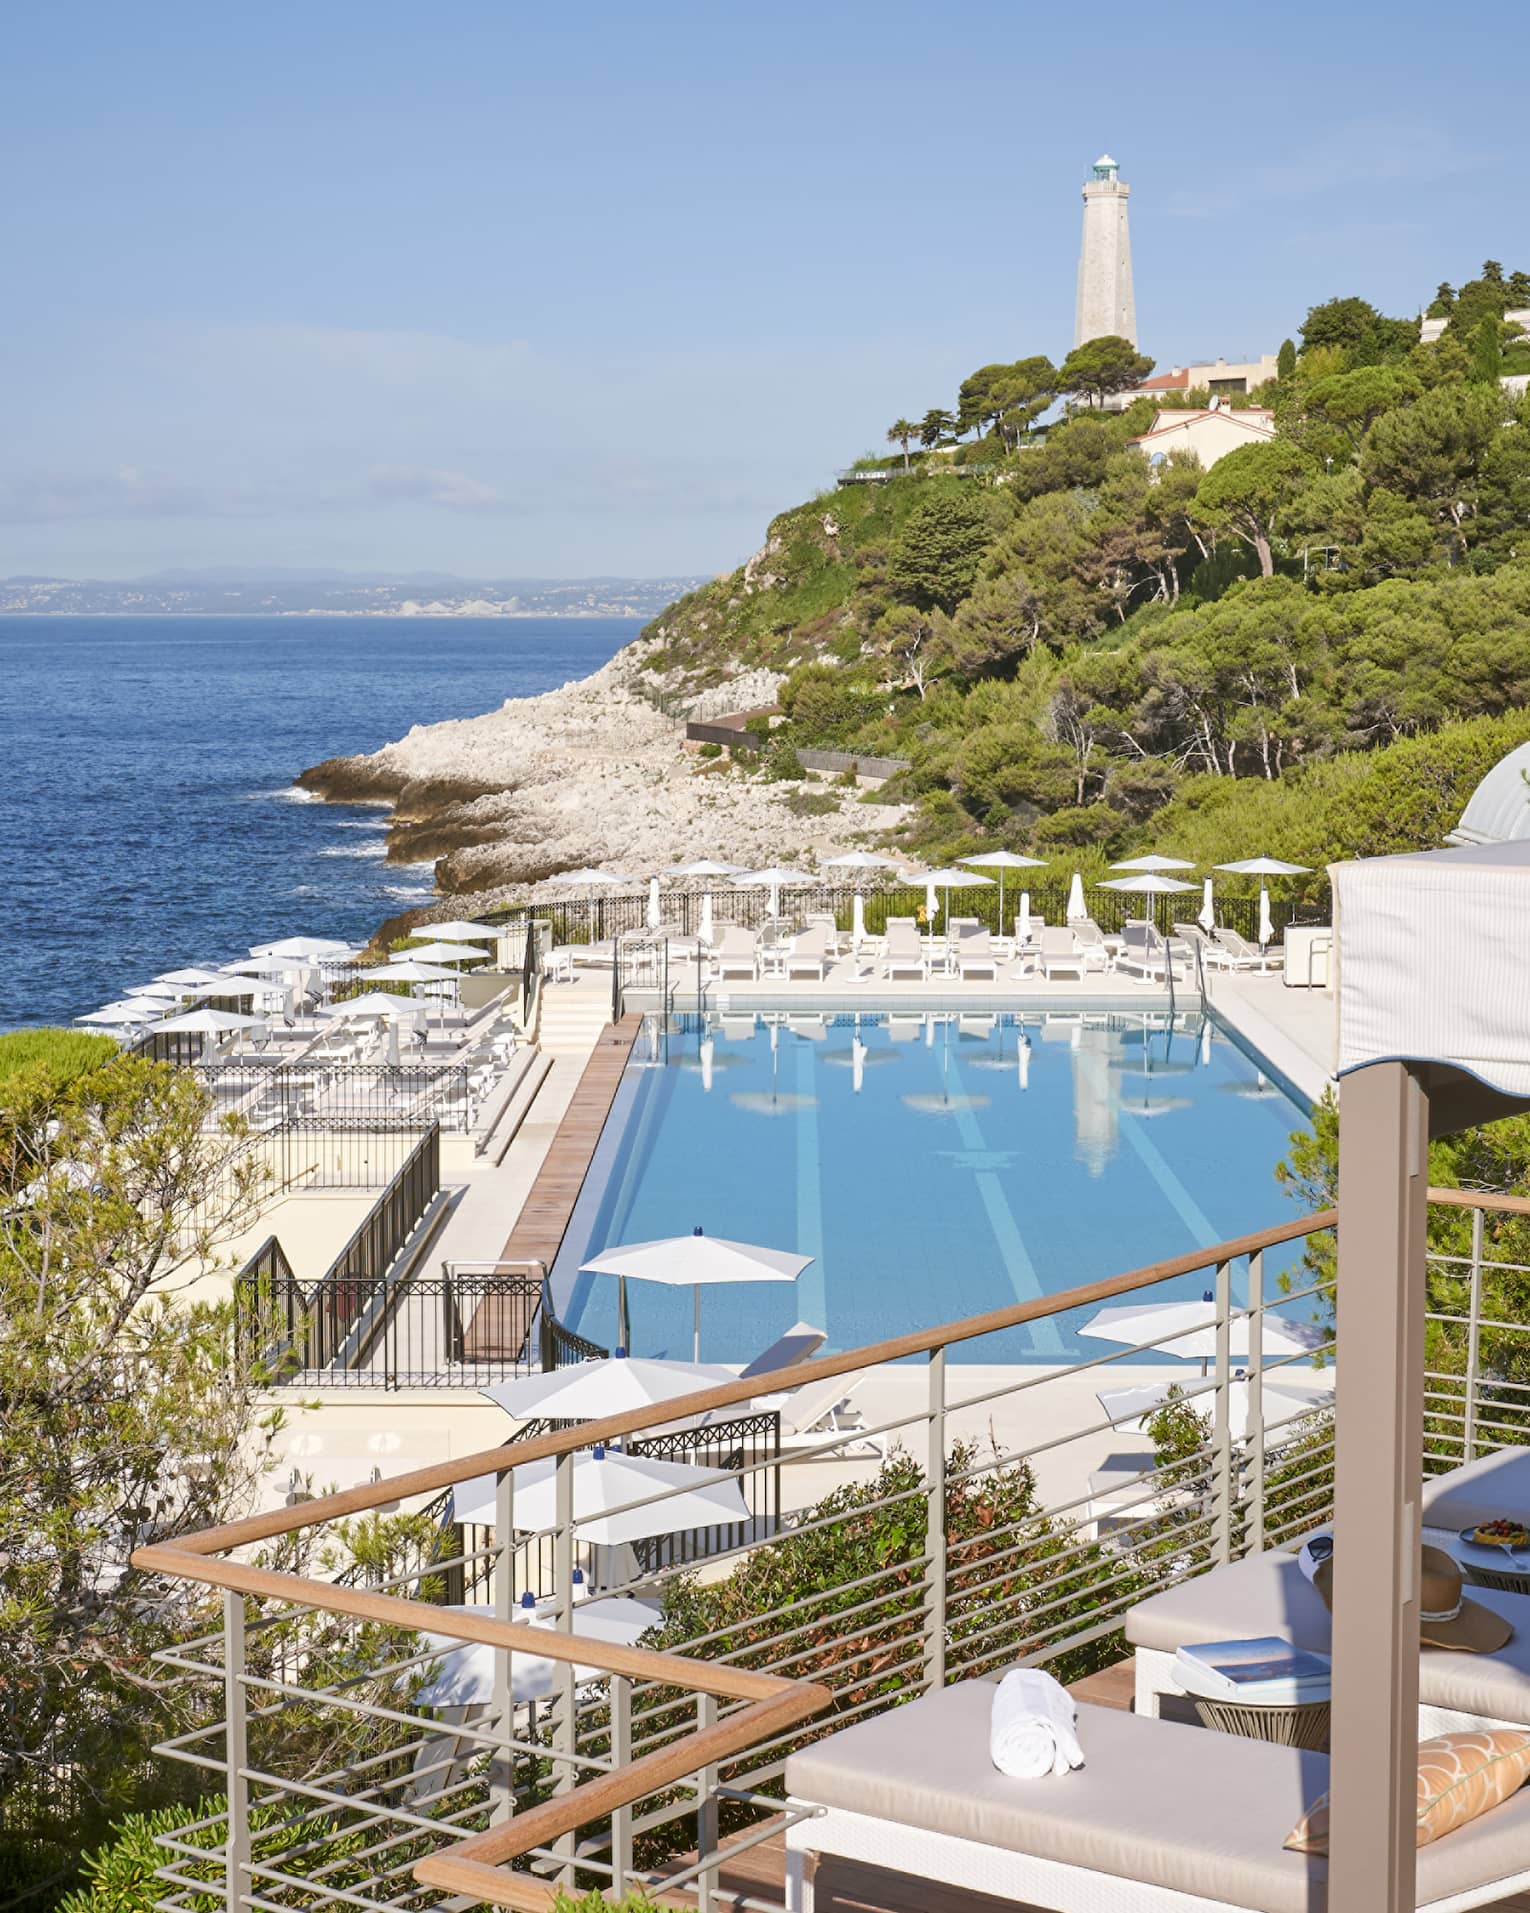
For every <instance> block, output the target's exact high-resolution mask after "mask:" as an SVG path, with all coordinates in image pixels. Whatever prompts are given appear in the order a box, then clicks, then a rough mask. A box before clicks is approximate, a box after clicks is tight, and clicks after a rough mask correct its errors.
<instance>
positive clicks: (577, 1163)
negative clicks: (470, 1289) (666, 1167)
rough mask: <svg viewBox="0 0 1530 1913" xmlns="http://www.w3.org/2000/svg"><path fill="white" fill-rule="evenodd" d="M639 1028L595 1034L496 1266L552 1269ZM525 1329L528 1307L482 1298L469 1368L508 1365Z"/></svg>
mask: <svg viewBox="0 0 1530 1913" xmlns="http://www.w3.org/2000/svg"><path fill="white" fill-rule="evenodd" d="M642 1026H643V1019H642V1018H641V1017H640V1016H624V1017H623V1018H622V1020H621V1022H620V1023H617V1024H614V1025H613V1024H609V1023H608V1024H607V1025H606V1027H605V1029H604V1030H602V1032H601V1034H600V1039H599V1041H598V1042H597V1043H596V1045H595V1048H594V1049H593V1050H592V1051H591V1052H590V1060H589V1061H588V1062H587V1063H586V1064H585V1066H584V1074H583V1075H582V1076H581V1077H580V1078H579V1082H578V1084H577V1086H576V1087H575V1090H574V1094H573V1099H572V1100H571V1102H570V1103H569V1106H568V1108H567V1110H566V1111H565V1112H564V1115H563V1120H562V1122H560V1123H559V1124H558V1128H557V1133H556V1134H555V1135H554V1137H553V1139H552V1144H551V1146H550V1147H549V1149H548V1151H547V1156H546V1159H545V1160H544V1162H543V1164H542V1167H541V1168H540V1169H539V1170H538V1171H537V1175H536V1180H535V1181H534V1182H533V1183H532V1185H531V1189H530V1192H529V1194H528V1195H527V1197H526V1201H525V1203H524V1204H523V1205H522V1208H521V1212H520V1214H519V1215H518V1216H517V1217H516V1219H515V1226H514V1227H513V1228H512V1229H511V1231H510V1234H509V1237H508V1239H507V1240H506V1242H505V1246H504V1248H503V1249H502V1250H501V1251H500V1260H501V1261H502V1262H537V1263H540V1264H541V1265H542V1267H543V1268H544V1269H550V1268H551V1267H552V1265H553V1258H554V1257H555V1256H556V1255H557V1253H558V1250H559V1248H560V1247H561V1246H562V1243H563V1237H564V1233H565V1231H566V1230H567V1228H568V1224H569V1217H570V1216H572V1214H573V1213H574V1204H575V1203H576V1202H577V1201H578V1200H579V1191H580V1190H581V1189H582V1188H583V1187H584V1179H585V1177H586V1176H587V1175H588V1174H589V1169H590V1159H591V1157H592V1156H593V1155H594V1154H595V1145H596V1143H597V1142H599V1140H600V1132H601V1130H602V1129H603V1128H604V1127H605V1121H606V1117H607V1116H608V1115H609V1114H610V1113H611V1104H612V1101H613V1100H614V1098H615V1096H616V1090H617V1085H618V1084H619V1083H620V1082H621V1079H622V1072H623V1070H625V1069H626V1067H627V1059H628V1057H629V1056H630V1055H631V1053H632V1045H633V1044H634V1043H635V1042H636V1040H637V1034H638V1031H639V1030H640V1029H641V1028H642ZM530 1321H531V1304H530V1303H529V1301H528V1300H527V1299H526V1298H524V1297H522V1296H514V1295H511V1296H490V1297H488V1298H487V1299H486V1300H485V1301H483V1302H481V1303H480V1304H479V1306H478V1308H477V1310H476V1311H475V1313H474V1315H473V1319H472V1321H471V1322H470V1323H469V1324H468V1327H467V1333H466V1336H465V1338H464V1343H463V1346H464V1348H465V1350H466V1352H467V1354H468V1355H469V1357H470V1358H471V1359H472V1360H475V1361H495V1360H498V1361H514V1360H515V1359H516V1357H517V1356H518V1355H519V1354H520V1352H521V1350H522V1348H523V1347H524V1346H525V1341H526V1335H527V1330H528V1328H529V1325H530Z"/></svg>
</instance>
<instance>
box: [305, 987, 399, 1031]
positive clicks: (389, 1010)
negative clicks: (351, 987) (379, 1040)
mask: <svg viewBox="0 0 1530 1913" xmlns="http://www.w3.org/2000/svg"><path fill="white" fill-rule="evenodd" d="M424 1012H425V1005H424V1004H423V1003H416V1002H415V1000H414V998H413V997H410V996H394V995H392V994H391V993H390V992H389V991H386V990H368V991H367V993H366V995H365V996H348V997H347V998H346V999H345V1001H344V1002H342V1003H329V1004H326V1005H325V1007H324V1008H323V1009H321V1010H320V1011H319V1014H320V1016H334V1017H338V1018H339V1019H340V1021H341V1022H343V1023H365V1022H366V1021H367V1020H368V1018H374V1017H382V1018H384V1019H386V1018H390V1017H397V1018H398V1019H399V1020H400V1021H402V1022H412V1021H414V1020H416V1019H417V1018H418V1017H420V1016H422V1015H423V1014H424Z"/></svg>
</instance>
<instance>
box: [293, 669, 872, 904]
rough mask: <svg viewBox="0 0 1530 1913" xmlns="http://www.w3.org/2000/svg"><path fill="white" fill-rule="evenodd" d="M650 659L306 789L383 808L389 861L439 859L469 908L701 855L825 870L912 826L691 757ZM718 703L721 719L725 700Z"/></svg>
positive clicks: (405, 740) (446, 882) (439, 731)
mask: <svg viewBox="0 0 1530 1913" xmlns="http://www.w3.org/2000/svg"><path fill="white" fill-rule="evenodd" d="M643 648H644V647H641V646H629V647H628V648H627V650H625V651H622V652H619V653H618V654H617V656H616V657H614V658H613V659H612V660H611V662H610V663H609V664H607V665H605V666H604V667H603V668H602V669H601V670H599V671H597V672H595V673H594V674H593V675H592V676H590V677H587V678H580V679H577V680H574V681H573V682H570V683H568V684H564V685H561V686H560V687H559V688H558V689H557V690H555V691H546V692H543V693H542V694H541V695H539V696H537V697H528V698H512V699H510V700H509V701H507V702H506V703H505V704H503V705H501V706H500V708H499V709H498V710H496V711H490V712H488V713H486V714H485V715H484V716H482V717H470V718H458V719H452V720H450V721H448V722H446V723H442V724H423V725H416V726H415V728H414V729H413V730H411V731H410V732H409V733H408V735H407V736H405V737H402V738H400V739H399V740H398V741H397V742H396V743H393V744H385V745H384V746H383V747H382V749H381V750H377V751H372V752H369V753H368V754H366V755H365V756H360V757H334V758H329V759H327V760H326V761H325V762H324V763H322V764H316V765H314V766H313V768H312V769H310V770H305V771H304V772H303V773H302V775H301V776H300V777H299V778H298V780H297V782H298V785H299V786H300V787H301V788H302V789H304V790H308V791H312V792H314V793H315V794H316V795H318V796H320V797H323V798H325V799H327V800H328V801H330V802H332V803H360V802H368V803H375V802H376V801H378V800H379V799H386V800H387V801H388V802H390V803H391V804H392V806H393V809H392V811H391V813H390V818H389V824H388V836H387V851H388V856H389V857H390V859H393V860H395V861H399V862H416V863H417V862H421V861H423V860H426V859H434V860H435V870H436V884H437V888H438V889H439V890H440V891H441V892H443V893H444V894H445V895H448V896H450V897H452V898H453V899H454V900H455V902H456V903H458V904H460V903H461V902H462V901H463V900H464V899H465V898H473V899H476V900H477V902H478V903H479V904H480V905H487V904H489V903H493V902H500V901H513V900H515V899H517V898H521V897H526V896H534V895H536V894H537V886H538V885H539V884H540V883H541V881H542V880H543V879H545V878H546V877H548V876H550V875H551V874H553V873H554V872H557V871H559V870H568V869H571V868H574V867H576V866H579V865H582V864H601V865H609V866H611V867H612V868H614V869H618V870H629V871H631V872H632V873H633V874H634V875H635V876H636V875H644V876H646V875H647V874H648V873H649V872H651V871H654V870H658V869H661V868H663V867H664V866H665V865H666V864H671V863H680V862H685V861H688V860H690V859H692V858H696V857H703V856H708V857H719V858H724V859H726V860H728V861H730V862H733V863H740V864H748V865H751V866H762V865H765V864H769V863H775V862H785V861H789V860H798V859H802V858H805V857H807V858H813V857H816V858H819V859H822V858H823V857H826V856H832V855H833V854H834V853H835V852H836V851H837V850H843V849H848V848H850V847H852V845H854V844H856V843H858V842H863V841H864V840H865V839H866V837H867V835H868V834H869V833H874V832H878V831H882V830H886V829H888V828H890V827H891V826H892V825H894V824H896V823H897V822H899V821H900V820H901V819H902V817H903V816H904V814H905V813H904V811H903V809H902V807H901V806H896V805H880V804H866V803H862V802H861V801H860V800H859V796H858V794H857V793H856V792H855V791H852V790H842V789H840V788H838V787H833V786H829V785H816V786H814V787H813V788H814V791H815V794H816V793H819V792H823V793H826V794H828V795H830V796H832V798H833V799H834V804H835V808H834V809H833V810H825V811H823V812H822V813H821V814H818V813H816V812H815V814H811V815H804V814H803V813H802V811H801V809H800V807H798V808H794V807H793V803H792V798H793V796H794V795H795V796H797V797H798V799H799V805H800V794H801V790H802V786H801V785H798V784H794V783H768V782H765V781H763V780H760V779H758V778H755V777H750V776H746V775H744V774H743V773H742V772H740V771H737V770H733V771H730V770H727V769H725V768H721V767H720V760H716V759H713V760H710V761H709V760H706V759H701V758H698V757H697V756H696V755H695V754H694V753H693V752H689V751H687V750H685V749H684V748H683V738H684V730H683V724H682V722H680V721H678V720H677V719H675V718H673V717H668V716H665V715H664V714H663V713H662V712H660V711H658V710H657V709H655V708H654V706H653V705H651V704H650V703H648V702H646V701H645V700H644V699H643V698H642V697H640V696H638V695H637V693H636V692H635V690H634V689H633V684H634V678H635V674H636V671H637V669H638V668H639V665H640V662H641V655H642V650H643ZM758 677H759V674H757V673H756V674H752V675H751V677H750V678H748V679H740V680H739V683H738V702H737V703H736V704H735V705H733V706H732V708H735V709H748V708H751V706H757V705H759V704H760V703H761V702H762V701H768V698H769V696H770V695H772V693H771V692H769V691H768V690H767V691H766V693H765V696H764V698H762V695H761V689H762V687H761V685H760V683H759V682H758ZM708 705H709V707H710V708H713V709H715V708H719V698H718V693H717V691H716V690H715V689H714V690H713V691H712V692H711V693H710V694H709V696H708ZM549 894H552V893H549Z"/></svg>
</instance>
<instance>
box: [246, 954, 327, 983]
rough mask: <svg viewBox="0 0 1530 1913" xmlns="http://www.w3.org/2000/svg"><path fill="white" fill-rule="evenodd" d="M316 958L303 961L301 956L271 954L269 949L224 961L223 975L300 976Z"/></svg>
mask: <svg viewBox="0 0 1530 1913" xmlns="http://www.w3.org/2000/svg"><path fill="white" fill-rule="evenodd" d="M315 960H316V959H310V960H309V961H307V962H305V961H304V960H303V959H302V958H301V957H290V956H273V955H271V953H270V952H269V951H267V952H266V953H265V954H264V955H261V956H247V957H240V959H239V961H238V962H237V963H225V964H224V966H223V973H224V975H225V976H293V977H296V976H301V975H302V974H303V972H304V970H305V969H310V968H311V967H312V965H313V962H314V961H315Z"/></svg>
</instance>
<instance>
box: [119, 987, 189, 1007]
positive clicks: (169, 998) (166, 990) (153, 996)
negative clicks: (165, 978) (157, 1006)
mask: <svg viewBox="0 0 1530 1913" xmlns="http://www.w3.org/2000/svg"><path fill="white" fill-rule="evenodd" d="M185 994H186V992H185V990H184V989H183V988H182V987H181V985H180V984H179V983H135V984H134V985H133V987H132V989H130V990H129V991H128V996H129V998H130V999H131V998H133V997H141V998H142V999H143V1000H144V1001H145V1002H149V1003H179V1002H180V1000H181V998H182V997H183V996H184V995H185Z"/></svg>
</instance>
